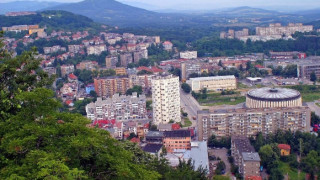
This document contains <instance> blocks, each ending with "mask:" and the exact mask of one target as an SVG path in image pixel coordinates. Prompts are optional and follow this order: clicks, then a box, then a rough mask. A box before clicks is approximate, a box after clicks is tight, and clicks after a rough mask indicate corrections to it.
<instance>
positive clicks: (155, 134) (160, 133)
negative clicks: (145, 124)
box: [146, 131, 164, 137]
mask: <svg viewBox="0 0 320 180" xmlns="http://www.w3.org/2000/svg"><path fill="white" fill-rule="evenodd" d="M146 136H147V137H163V136H164V132H163V131H149V132H148V133H147V135H146Z"/></svg>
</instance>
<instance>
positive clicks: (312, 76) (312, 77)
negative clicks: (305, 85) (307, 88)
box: [310, 71, 317, 83]
mask: <svg viewBox="0 0 320 180" xmlns="http://www.w3.org/2000/svg"><path fill="white" fill-rule="evenodd" d="M310 81H312V82H313V83H315V82H316V81H317V76H316V73H315V72H314V71H313V72H312V73H311V74H310Z"/></svg>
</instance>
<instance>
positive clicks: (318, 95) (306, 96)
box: [301, 92, 320, 102]
mask: <svg viewBox="0 0 320 180" xmlns="http://www.w3.org/2000/svg"><path fill="white" fill-rule="evenodd" d="M301 95H302V101H303V102H313V101H315V100H319V99H320V92H315V93H301Z"/></svg>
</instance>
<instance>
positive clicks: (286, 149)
mask: <svg viewBox="0 0 320 180" xmlns="http://www.w3.org/2000/svg"><path fill="white" fill-rule="evenodd" d="M278 148H279V149H280V154H281V156H289V155H290V150H291V147H290V145H288V144H278Z"/></svg>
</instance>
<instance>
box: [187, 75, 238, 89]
mask: <svg viewBox="0 0 320 180" xmlns="http://www.w3.org/2000/svg"><path fill="white" fill-rule="evenodd" d="M187 83H188V84H189V85H190V86H191V89H192V91H201V90H202V89H204V88H206V89H207V90H209V91H222V90H230V89H237V79H236V77H235V76H233V75H232V76H212V77H199V78H190V80H188V81H187Z"/></svg>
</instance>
